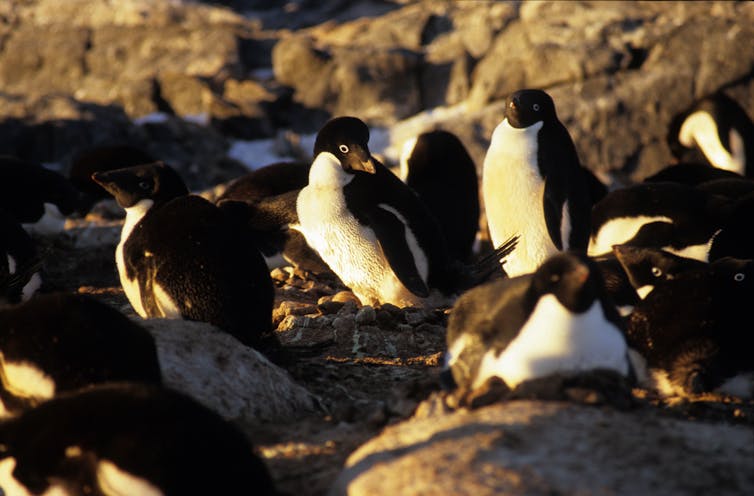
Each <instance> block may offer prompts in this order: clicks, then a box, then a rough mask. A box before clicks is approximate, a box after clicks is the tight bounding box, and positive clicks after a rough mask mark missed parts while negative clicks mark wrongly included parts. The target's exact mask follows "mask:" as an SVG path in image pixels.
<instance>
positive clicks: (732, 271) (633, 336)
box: [627, 257, 754, 398]
mask: <svg viewBox="0 0 754 496" xmlns="http://www.w3.org/2000/svg"><path fill="white" fill-rule="evenodd" d="M752 301H754V263H753V262H752V261H751V260H740V259H736V258H729V257H726V258H722V259H720V260H716V261H714V262H711V263H709V264H703V265H702V266H701V267H699V268H696V269H689V270H685V271H683V272H680V273H678V274H676V275H675V276H674V277H673V278H672V279H669V280H666V281H664V282H663V283H662V284H661V285H658V286H657V287H655V288H654V290H653V291H652V292H651V293H649V294H648V295H647V297H646V298H645V299H644V300H642V301H641V302H640V303H639V304H637V305H636V307H635V308H634V311H633V313H632V314H631V315H630V317H629V320H628V325H627V336H628V342H629V344H630V345H631V347H632V348H634V349H635V350H636V351H638V352H639V354H640V355H641V356H642V357H643V358H644V359H645V360H646V367H637V370H639V371H640V373H639V374H638V375H639V378H640V381H641V382H642V383H643V384H644V385H645V386H647V387H651V388H655V389H657V391H658V392H660V393H661V394H664V395H668V396H675V395H680V396H691V395H698V394H703V393H713V392H718V393H726V394H730V395H734V396H740V397H743V398H751V397H752V393H754V363H752V360H751V346H750V344H749V343H750V336H749V334H748V333H747V332H746V330H747V329H748V328H749V327H750V326H751V323H752V319H751V302H752Z"/></svg>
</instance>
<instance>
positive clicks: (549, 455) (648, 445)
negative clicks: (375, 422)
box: [329, 401, 754, 496]
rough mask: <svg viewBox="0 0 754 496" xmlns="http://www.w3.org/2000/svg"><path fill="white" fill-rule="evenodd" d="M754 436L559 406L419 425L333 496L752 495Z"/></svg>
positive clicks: (515, 407)
mask: <svg viewBox="0 0 754 496" xmlns="http://www.w3.org/2000/svg"><path fill="white" fill-rule="evenodd" d="M752 491H754V432H752V431H751V429H748V428H745V427H741V426H731V425H711V424H705V423H701V422H688V421H682V420H676V419H670V418H663V417H659V416H657V415H652V414H648V415H636V413H634V412H620V411H617V410H612V409H609V408H596V407H588V406H576V405H570V404H564V403H556V402H531V401H512V402H508V403H504V404H497V405H493V406H488V407H485V408H481V409H478V410H474V411H465V410H462V411H458V412H456V413H453V414H450V415H439V416H438V415H433V416H430V417H427V418H415V419H411V420H408V421H405V422H402V423H400V424H398V425H394V426H390V427H388V428H386V429H385V430H384V431H383V432H382V433H381V434H380V435H379V436H377V437H375V438H374V439H372V440H370V441H368V442H367V443H365V444H364V445H362V446H361V447H360V448H358V449H357V450H356V451H355V452H354V453H353V454H352V455H351V456H350V457H349V458H348V461H347V462H346V468H345V469H344V470H343V472H342V473H341V474H340V476H339V477H338V479H337V481H336V482H335V484H334V485H333V488H332V490H331V491H330V493H329V494H330V495H333V496H334V495H346V494H347V495H349V496H359V495H366V494H401V495H418V494H457V495H465V494H468V495H472V494H473V495H493V494H512V495H513V494H522V495H523V494H527V495H539V494H542V495H544V494H582V495H587V494H615V495H623V494H625V495H629V494H663V495H668V496H670V495H679V496H680V495H685V494H721V495H722V494H730V495H734V494H749V493H751V492H752Z"/></svg>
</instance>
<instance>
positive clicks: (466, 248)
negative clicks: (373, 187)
mask: <svg viewBox="0 0 754 496" xmlns="http://www.w3.org/2000/svg"><path fill="white" fill-rule="evenodd" d="M407 145H411V146H410V147H408V148H407V149H406V150H405V152H404V156H403V157H401V176H402V179H403V180H404V181H405V182H406V184H408V185H409V186H410V187H411V188H412V189H413V190H414V191H416V193H417V194H418V195H419V198H421V200H422V201H423V202H424V203H425V204H426V205H427V207H429V210H430V211H431V212H432V214H433V215H434V216H435V217H436V218H437V219H438V221H439V222H440V225H441V226H442V228H443V232H444V233H445V237H446V239H447V242H448V250H449V251H450V254H451V256H452V257H453V258H455V259H458V260H464V261H465V260H469V258H470V257H471V253H472V248H473V245H474V240H475V239H476V233H477V231H478V229H479V214H480V207H479V178H478V177H477V172H476V165H475V164H474V161H473V159H472V158H471V156H470V155H469V153H468V151H467V150H466V147H464V145H463V143H462V142H461V140H460V139H458V137H457V136H456V135H455V134H453V133H451V132H449V131H445V130H441V129H437V130H433V131H428V132H424V133H421V134H420V135H419V136H417V137H416V138H415V139H414V140H411V141H410V142H408V144H407Z"/></svg>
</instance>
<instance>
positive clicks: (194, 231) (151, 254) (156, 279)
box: [94, 163, 274, 346]
mask: <svg viewBox="0 0 754 496" xmlns="http://www.w3.org/2000/svg"><path fill="white" fill-rule="evenodd" d="M94 180H95V181H97V182H98V183H99V184H101V185H102V186H103V187H104V188H105V189H107V190H108V191H109V192H110V193H111V194H112V195H113V196H114V197H115V199H116V200H117V201H118V204H119V205H120V206H121V207H123V208H124V209H125V210H126V220H125V223H124V225H123V232H122V234H121V241H120V244H119V245H118V248H117V249H116V262H117V265H118V272H119V274H120V280H121V284H122V285H123V288H124V290H125V293H126V296H128V299H129V301H130V302H131V305H132V306H133V308H134V310H135V311H136V313H138V314H139V315H141V316H142V317H145V318H146V317H167V318H184V319H189V320H198V321H203V322H209V323H211V324H214V325H216V326H218V327H220V328H221V329H224V330H226V331H228V332H230V333H231V334H233V335H234V336H235V337H236V338H238V339H239V340H240V341H241V342H242V343H244V344H247V345H251V346H254V345H258V344H260V339H263V338H264V339H272V340H273V341H274V339H273V337H272V336H271V335H270V333H271V327H272V323H271V320H272V303H273V297H274V290H273V286H272V280H271V279H270V274H269V272H268V270H267V265H266V264H265V263H264V259H263V258H262V255H261V254H260V252H259V250H258V249H257V248H256V246H255V245H254V242H253V240H252V239H250V238H251V236H250V233H249V231H248V230H247V229H245V227H244V226H243V225H242V223H241V222H240V221H237V220H236V219H235V217H234V216H233V215H228V214H227V213H226V212H225V211H223V210H222V209H220V208H218V207H217V206H215V205H214V204H212V203H211V202H209V201H207V200H205V199H203V198H201V197H199V196H197V195H189V194H187V193H188V191H187V189H186V186H185V184H184V183H183V181H182V180H181V178H180V177H179V176H178V174H177V173H176V172H175V171H174V170H173V169H172V168H170V167H169V166H166V165H164V164H162V163H154V164H147V165H141V166H135V167H128V168H125V169H117V170H114V171H109V172H101V173H96V174H95V175H94Z"/></svg>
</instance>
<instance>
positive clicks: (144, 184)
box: [139, 181, 150, 189]
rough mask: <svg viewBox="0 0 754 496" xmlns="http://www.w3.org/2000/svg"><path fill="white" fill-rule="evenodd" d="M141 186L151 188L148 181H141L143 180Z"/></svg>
mask: <svg viewBox="0 0 754 496" xmlns="http://www.w3.org/2000/svg"><path fill="white" fill-rule="evenodd" d="M139 187H140V188H141V189H149V188H150V186H149V183H148V182H146V181H141V182H140V183H139Z"/></svg>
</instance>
